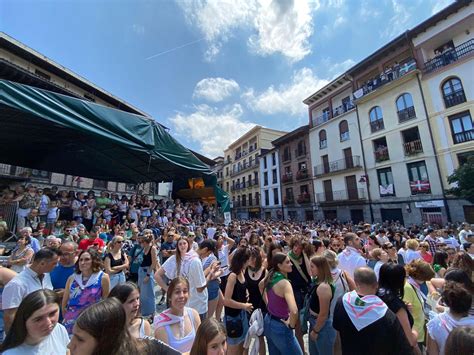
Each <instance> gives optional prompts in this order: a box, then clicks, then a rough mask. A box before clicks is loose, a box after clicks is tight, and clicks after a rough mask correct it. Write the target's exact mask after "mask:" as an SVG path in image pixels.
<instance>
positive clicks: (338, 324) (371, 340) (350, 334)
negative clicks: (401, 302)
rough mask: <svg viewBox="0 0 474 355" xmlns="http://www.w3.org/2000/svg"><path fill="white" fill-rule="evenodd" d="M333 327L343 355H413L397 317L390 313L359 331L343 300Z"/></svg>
mask: <svg viewBox="0 0 474 355" xmlns="http://www.w3.org/2000/svg"><path fill="white" fill-rule="evenodd" d="M333 327H334V329H336V330H337V331H339V334H340V336H341V345H342V354H343V355H381V354H383V355H392V354H393V355H412V354H413V349H412V347H411V346H410V344H409V343H408V339H407V337H406V336H405V332H404V331H403V328H402V326H401V325H400V322H399V321H398V319H397V316H396V315H395V314H394V313H393V312H392V311H391V310H390V309H388V310H387V313H385V316H384V317H383V318H381V319H379V320H378V321H376V322H374V323H372V324H371V325H369V326H367V327H365V328H363V329H361V330H360V331H358V330H357V329H356V327H355V326H354V324H353V323H352V321H351V320H350V318H349V316H348V315H347V312H346V310H345V309H344V305H343V303H342V297H341V298H339V300H338V301H337V303H336V307H335V308H334V316H333Z"/></svg>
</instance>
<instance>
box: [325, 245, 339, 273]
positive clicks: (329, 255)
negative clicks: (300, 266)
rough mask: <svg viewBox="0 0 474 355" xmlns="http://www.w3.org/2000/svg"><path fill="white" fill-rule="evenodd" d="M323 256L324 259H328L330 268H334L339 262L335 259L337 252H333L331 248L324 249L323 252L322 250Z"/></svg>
mask: <svg viewBox="0 0 474 355" xmlns="http://www.w3.org/2000/svg"><path fill="white" fill-rule="evenodd" d="M323 256H324V257H325V258H326V260H327V261H328V263H329V267H330V268H331V269H334V268H336V267H337V265H338V264H339V260H338V259H337V254H336V253H335V252H333V251H332V250H329V249H326V250H325V251H324V252H323Z"/></svg>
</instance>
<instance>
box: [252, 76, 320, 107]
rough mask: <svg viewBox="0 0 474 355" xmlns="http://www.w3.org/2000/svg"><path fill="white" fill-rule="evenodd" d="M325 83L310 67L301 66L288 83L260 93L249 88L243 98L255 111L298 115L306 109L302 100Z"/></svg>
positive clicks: (271, 87)
mask: <svg viewBox="0 0 474 355" xmlns="http://www.w3.org/2000/svg"><path fill="white" fill-rule="evenodd" d="M327 83H328V80H325V79H320V78H318V77H317V76H315V75H314V74H313V72H312V70H311V69H309V68H303V69H301V70H298V71H296V72H294V73H293V77H292V79H291V83H290V84H288V85H280V86H278V87H277V88H275V87H274V86H270V87H269V88H268V89H266V90H265V91H263V92H261V93H255V91H254V90H253V89H249V90H247V91H246V92H245V93H244V95H243V99H244V100H245V101H246V102H247V104H248V105H249V106H250V107H251V108H252V109H253V110H254V111H257V112H261V113H264V114H276V113H286V114H289V115H292V116H300V115H305V114H306V110H307V108H306V106H305V105H304V104H303V102H302V101H303V100H304V99H306V98H307V97H308V96H309V95H311V94H312V93H314V92H315V91H317V90H318V89H320V88H321V87H323V86H324V85H326V84H327Z"/></svg>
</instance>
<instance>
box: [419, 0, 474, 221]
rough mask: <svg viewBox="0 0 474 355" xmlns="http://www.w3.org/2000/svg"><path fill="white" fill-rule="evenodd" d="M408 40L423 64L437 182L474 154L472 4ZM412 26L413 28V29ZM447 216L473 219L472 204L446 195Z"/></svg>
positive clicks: (473, 37)
mask: <svg viewBox="0 0 474 355" xmlns="http://www.w3.org/2000/svg"><path fill="white" fill-rule="evenodd" d="M420 27H421V28H419V31H418V32H419V33H418V34H417V35H415V36H414V37H413V38H412V42H413V46H414V51H415V56H416V58H417V61H418V62H419V63H423V74H422V76H421V85H422V89H423V92H424V96H425V102H426V108H427V112H428V117H429V122H430V125H431V128H432V132H433V141H434V143H435V151H436V153H435V154H436V156H437V157H438V161H439V169H440V173H441V183H442V185H443V187H444V188H445V189H448V188H450V187H451V186H450V184H449V183H448V180H447V177H448V176H449V175H451V174H452V173H453V172H454V170H455V169H457V168H458V167H459V166H460V165H462V164H463V163H464V162H465V161H466V160H467V158H468V157H469V156H473V155H474V126H473V117H474V80H473V77H474V35H473V33H474V3H472V2H471V3H470V4H469V5H467V6H462V7H459V8H457V9H456V11H452V12H450V13H449V14H446V16H443V17H442V18H440V19H439V20H438V21H432V22H430V23H428V24H426V25H424V26H423V25H421V26H420ZM415 30H416V29H415ZM447 203H448V205H449V210H450V215H451V219H452V220H453V221H464V220H466V221H469V222H470V223H474V206H472V204H470V203H469V202H468V201H465V200H462V199H457V198H454V197H452V196H449V195H448V196H447Z"/></svg>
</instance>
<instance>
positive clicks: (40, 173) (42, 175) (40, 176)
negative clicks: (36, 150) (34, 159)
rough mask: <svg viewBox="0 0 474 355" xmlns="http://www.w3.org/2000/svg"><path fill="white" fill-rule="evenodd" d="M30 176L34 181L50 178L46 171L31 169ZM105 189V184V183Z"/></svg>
mask: <svg viewBox="0 0 474 355" xmlns="http://www.w3.org/2000/svg"><path fill="white" fill-rule="evenodd" d="M31 176H32V177H35V178H36V179H45V180H49V179H50V177H51V173H50V172H49V171H46V170H37V169H31ZM77 179H78V178H76V179H74V180H73V182H76V181H77ZM105 184H106V187H104V188H107V182H105Z"/></svg>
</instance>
